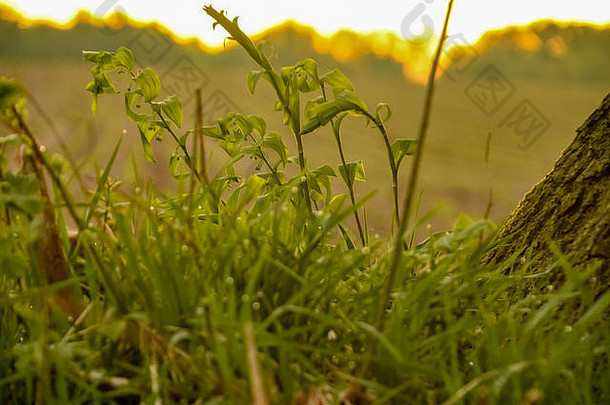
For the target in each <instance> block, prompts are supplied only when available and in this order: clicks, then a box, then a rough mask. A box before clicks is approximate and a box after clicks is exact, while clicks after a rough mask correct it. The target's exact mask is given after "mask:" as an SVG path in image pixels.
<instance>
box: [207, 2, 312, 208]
mask: <svg viewBox="0 0 610 405" xmlns="http://www.w3.org/2000/svg"><path fill="white" fill-rule="evenodd" d="M203 10H204V11H205V12H206V13H207V14H208V15H209V16H210V17H212V18H213V19H214V20H215V21H216V23H217V24H219V25H221V26H222V27H223V28H224V29H225V30H226V31H227V32H228V33H229V34H230V35H231V37H230V39H233V40H234V41H236V42H237V43H238V44H239V45H240V46H241V47H242V48H244V50H245V51H246V52H247V53H248V55H250V57H251V58H252V60H253V61H254V62H256V64H257V65H259V66H260V67H261V68H262V69H263V71H264V74H265V75H266V77H267V78H268V79H269V83H271V86H272V87H273V89H274V90H275V93H276V95H277V98H278V100H279V102H280V104H281V105H282V110H283V112H284V113H285V114H286V115H287V116H288V121H289V124H290V125H289V126H290V130H291V131H292V134H293V136H294V137H295V139H296V141H297V148H298V153H299V166H300V169H301V171H302V172H303V173H304V174H306V169H307V167H306V165H305V153H304V151H303V140H302V139H301V137H302V135H301V130H300V123H299V120H298V117H295V116H294V114H292V113H291V112H290V106H289V105H288V100H286V98H285V97H284V87H285V85H284V83H283V82H282V79H281V78H280V76H279V75H278V74H277V73H276V72H275V70H274V69H273V66H272V65H271V62H269V59H268V58H267V56H266V55H265V53H264V52H262V51H260V50H259V49H258V48H257V47H256V46H255V45H254V43H253V42H252V40H251V39H250V38H249V37H248V36H247V35H246V34H245V33H244V32H243V31H242V30H241V29H240V28H239V26H238V25H237V19H234V20H233V21H231V20H229V19H228V18H227V17H226V16H225V15H224V12H218V11H217V10H216V9H214V7H212V6H204V7H203ZM216 23H215V24H216ZM296 97H298V94H297V95H296ZM302 189H303V196H304V198H305V202H306V205H307V208H308V209H309V211H310V212H311V211H312V203H311V198H310V195H309V182H308V180H307V176H305V181H304V182H303V187H302Z"/></svg>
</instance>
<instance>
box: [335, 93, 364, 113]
mask: <svg viewBox="0 0 610 405" xmlns="http://www.w3.org/2000/svg"><path fill="white" fill-rule="evenodd" d="M337 100H344V101H347V102H349V103H352V104H354V105H355V106H357V107H358V108H355V110H362V111H368V108H367V107H366V103H365V102H364V100H362V99H361V98H360V97H358V96H357V95H356V94H355V93H341V94H339V95H337Z"/></svg>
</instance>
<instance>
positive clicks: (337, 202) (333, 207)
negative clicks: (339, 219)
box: [327, 194, 348, 215]
mask: <svg viewBox="0 0 610 405" xmlns="http://www.w3.org/2000/svg"><path fill="white" fill-rule="evenodd" d="M347 200H348V195H347V194H338V195H336V196H334V197H333V198H332V200H330V203H328V205H327V207H328V208H327V209H328V211H329V212H330V213H332V214H335V215H339V214H340V213H341V208H342V207H343V205H344V204H345V202H346V201H347Z"/></svg>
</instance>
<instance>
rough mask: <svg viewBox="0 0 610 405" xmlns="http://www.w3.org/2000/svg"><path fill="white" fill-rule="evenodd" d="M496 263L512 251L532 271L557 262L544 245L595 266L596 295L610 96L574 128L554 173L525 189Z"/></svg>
mask: <svg viewBox="0 0 610 405" xmlns="http://www.w3.org/2000/svg"><path fill="white" fill-rule="evenodd" d="M498 240H500V241H501V245H500V246H499V247H498V248H497V249H496V250H494V251H493V252H492V253H491V254H490V256H488V257H487V259H486V262H487V263H490V264H497V263H501V262H503V261H505V260H507V259H508V258H509V257H510V256H511V255H513V254H514V253H516V252H519V251H522V252H523V253H522V256H521V257H523V258H524V259H522V261H523V260H527V262H528V263H530V264H531V265H532V268H533V269H535V270H536V271H542V270H544V269H545V268H546V266H548V265H550V264H552V263H553V262H554V261H556V260H557V256H556V255H555V254H554V253H553V252H552V250H551V249H550V244H549V241H552V242H553V243H555V244H556V245H557V247H558V248H559V250H560V251H561V252H562V253H563V254H564V255H565V256H566V257H567V259H568V261H569V263H570V264H571V265H572V266H573V267H575V268H576V269H579V270H582V269H584V268H586V267H588V266H589V265H594V264H596V265H600V268H599V270H598V271H597V275H596V279H595V280H593V282H595V284H596V285H595V288H594V289H595V291H596V292H598V293H599V292H601V291H604V290H607V289H608V285H609V281H610V272H609V271H608V268H609V267H610V94H608V96H606V98H605V99H604V101H603V102H602V104H601V106H600V107H599V108H598V109H597V110H595V111H594V112H593V114H591V116H590V117H589V118H588V119H587V120H586V121H585V123H584V124H583V125H582V126H581V127H580V128H578V130H577V133H576V137H575V138H574V140H573V141H572V143H571V144H570V146H568V147H567V148H566V149H565V150H564V152H563V153H562V155H561V157H560V158H559V160H558V161H557V163H556V164H555V167H554V168H553V170H552V171H551V172H550V173H549V174H548V175H547V176H546V177H545V178H544V179H542V181H540V182H539V183H538V184H537V185H536V186H535V187H534V188H533V189H532V190H530V191H529V192H528V193H527V194H526V195H525V197H524V198H523V200H522V201H521V202H520V203H519V205H518V206H517V208H516V209H515V211H514V212H513V213H512V214H511V215H510V216H509V217H508V219H507V221H506V222H505V224H504V226H503V227H502V228H501V229H500V232H499V235H498Z"/></svg>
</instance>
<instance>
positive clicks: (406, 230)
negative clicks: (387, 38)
mask: <svg viewBox="0 0 610 405" xmlns="http://www.w3.org/2000/svg"><path fill="white" fill-rule="evenodd" d="M205 11H206V12H207V13H208V14H209V15H210V16H211V17H212V18H213V19H214V21H215V24H219V25H220V26H221V27H222V28H224V29H225V30H227V31H228V32H229V34H230V35H231V38H232V39H234V40H236V41H237V42H238V43H239V45H241V46H242V47H243V48H244V49H245V50H246V51H247V53H248V54H249V55H250V57H251V58H252V60H253V61H254V63H255V64H256V65H257V66H258V69H259V70H256V71H253V72H251V73H250V74H249V75H248V79H247V86H248V89H249V90H250V91H251V92H252V93H254V92H255V89H256V86H257V84H258V82H259V81H260V79H264V80H265V81H266V82H267V83H268V84H269V85H270V86H271V87H272V88H273V89H274V90H275V93H276V95H277V102H276V105H275V107H276V110H278V112H279V113H281V114H283V116H284V124H285V126H286V128H287V132H286V133H289V134H290V136H293V137H294V138H295V140H296V145H297V150H296V151H294V152H296V153H294V152H293V151H290V150H289V149H288V148H287V147H286V145H285V144H284V141H283V138H282V135H281V132H280V130H278V129H276V130H273V129H270V128H267V124H266V121H265V119H264V117H262V116H259V115H245V114H241V113H230V114H228V115H226V116H225V117H222V118H221V119H219V120H218V122H217V124H216V125H213V126H203V124H202V122H203V119H202V111H201V107H200V104H201V103H197V104H198V106H199V107H198V108H197V111H196V114H195V116H196V117H197V119H196V120H195V123H193V124H194V125H193V126H192V127H190V128H189V125H187V124H186V123H185V122H184V119H183V118H184V113H183V109H182V105H181V102H180V100H179V99H178V97H176V96H170V97H168V98H165V99H163V100H159V96H160V93H161V82H160V80H159V77H158V76H157V74H156V73H155V72H154V70H152V69H150V68H147V69H143V70H140V69H136V68H135V63H134V57H133V54H132V53H131V51H130V50H129V49H127V48H124V47H122V48H119V49H118V50H117V51H116V52H110V51H88V52H85V54H84V56H85V59H86V61H87V62H88V63H91V64H92V66H93V67H92V81H91V83H89V85H87V90H88V91H89V92H90V93H91V94H92V96H93V109H94V110H95V109H96V108H98V97H100V96H101V95H106V94H115V93H121V94H122V97H123V98H124V101H125V109H126V114H127V116H128V117H129V118H130V119H131V120H132V121H134V126H135V127H136V128H137V129H138V134H139V136H140V140H141V143H142V148H143V149H142V150H143V154H144V156H145V157H146V159H148V160H149V161H151V162H154V161H155V159H156V157H155V155H154V151H153V149H152V146H151V142H152V141H153V140H154V139H157V138H159V137H162V136H166V137H170V138H171V139H172V140H173V141H174V142H175V150H174V151H173V153H172V154H171V155H170V156H169V161H170V165H169V167H170V173H169V175H170V176H172V177H173V178H174V179H175V181H176V191H174V192H168V191H164V192H163V191H160V190H158V189H157V188H156V187H155V186H154V184H153V183H152V182H151V181H147V180H145V179H141V178H140V176H136V178H137V179H138V180H136V184H135V185H134V186H133V187H127V186H125V185H123V184H121V183H120V181H118V180H117V179H116V178H113V177H112V176H111V172H112V168H113V165H114V163H115V161H116V158H117V155H118V152H119V150H120V148H121V139H117V141H116V146H115V148H114V149H113V151H112V153H111V154H110V156H109V160H108V163H107V164H106V166H105V167H104V168H103V170H101V171H100V172H99V173H98V174H97V181H96V186H95V187H94V188H93V189H92V190H89V191H86V192H85V193H83V195H82V196H80V197H79V198H74V197H73V196H72V195H71V194H70V188H69V187H68V184H67V179H68V178H69V176H70V171H71V170H74V168H70V166H69V165H68V164H67V163H66V161H65V160H64V159H63V158H62V157H61V156H59V155H54V154H53V155H52V154H50V153H49V152H48V151H46V150H44V148H42V147H41V146H40V145H39V143H38V142H37V138H36V134H34V133H32V131H31V130H30V128H29V127H28V124H27V122H28V120H27V105H26V102H25V98H26V95H27V91H26V89H24V88H23V87H22V86H21V85H19V83H17V82H16V81H14V80H9V79H5V78H2V79H0V119H1V121H2V123H3V124H4V125H5V126H6V127H7V128H8V129H9V135H6V136H3V137H2V138H0V190H1V193H0V220H1V225H0V268H1V269H2V271H1V272H0V325H1V329H0V399H1V401H0V402H2V403H3V404H140V403H145V404H154V405H159V404H206V405H220V404H225V405H241V404H257V405H259V404H295V405H297V404H298V405H300V404H344V405H348V404H353V405H355V404H377V405H381V404H441V403H442V404H507V403H511V404H531V405H533V404H542V403H549V404H566V405H567V404H601V403H605V402H608V401H610V386H609V385H608V381H610V372H609V371H608V370H609V367H608V361H609V352H610V341H609V337H608V332H607V331H608V330H609V327H610V324H609V322H608V312H609V311H608V307H609V305H610V293H608V292H607V291H598V290H595V286H594V284H592V282H591V280H592V278H593V277H594V275H595V274H596V272H599V271H600V269H598V268H595V267H591V268H588V269H585V270H584V271H581V272H578V271H576V270H575V269H573V268H572V267H571V266H570V264H569V263H568V262H567V261H566V260H565V258H564V257H563V256H562V254H561V252H559V251H558V252H557V263H556V264H554V265H553V266H550V267H549V268H540V269H530V270H529V271H527V272H525V271H520V270H519V269H520V268H523V267H524V266H527V260H525V263H524V264H523V263H522V260H521V256H520V254H518V253H519V252H516V254H515V255H514V257H512V258H511V259H510V260H508V261H507V262H505V263H502V264H501V265H494V266H489V265H481V262H482V261H481V259H482V257H484V256H485V255H486V254H487V253H488V252H489V251H490V249H493V248H494V246H495V243H496V242H493V240H494V234H495V227H494V225H493V224H491V223H490V222H489V221H486V220H478V221H477V220H473V219H471V218H469V217H467V216H466V215H460V217H459V218H457V219H456V222H455V224H454V227H453V229H451V230H448V231H446V232H440V233H433V234H430V235H429V237H428V238H427V239H426V240H425V241H423V242H421V243H419V244H417V245H415V244H413V243H410V242H407V241H406V237H407V235H408V234H410V233H411V232H412V230H413V229H414V228H415V227H416V226H417V225H419V222H422V221H424V220H425V219H426V217H425V216H424V218H420V220H419V222H416V219H415V218H414V216H413V215H409V213H410V208H408V207H409V204H411V203H410V202H408V201H407V202H405V204H406V205H404V206H406V207H407V208H406V209H403V211H402V212H399V204H398V185H399V183H398V180H399V178H398V169H399V167H400V164H401V163H402V162H403V161H406V160H407V159H410V157H409V156H410V155H412V154H413V153H415V152H417V153H422V148H419V149H418V148H416V147H415V145H416V144H417V141H416V140H409V139H393V138H391V136H390V134H389V133H388V130H387V128H386V122H387V120H388V119H389V118H390V115H391V113H390V109H389V107H388V106H387V105H385V104H383V103H380V104H379V105H378V106H377V107H376V108H375V109H374V110H369V109H368V107H367V106H366V104H365V103H364V102H363V101H362V99H361V98H359V97H358V96H357V94H356V93H355V89H354V86H353V85H352V83H351V82H350V81H349V79H348V78H347V77H345V75H343V74H342V73H341V72H340V71H339V70H336V69H335V70H331V71H330V72H327V73H324V74H322V75H320V74H319V72H318V67H317V64H316V62H315V61H313V60H311V59H306V60H303V61H297V62H295V64H294V65H292V66H286V67H283V68H281V69H279V70H275V68H274V67H273V66H272V65H271V63H270V62H269V59H268V58H267V56H266V54H265V52H264V50H263V49H262V47H261V46H260V45H258V44H254V43H253V42H252V41H251V40H250V39H249V38H248V37H247V36H246V35H245V34H244V33H243V32H242V31H241V29H240V28H239V26H238V24H237V19H234V20H231V19H228V18H227V17H226V15H225V13H223V12H218V11H216V10H215V9H214V8H212V7H211V6H207V7H205ZM440 49H442V40H441V44H440V45H439V53H440ZM116 77H121V78H123V79H124V80H120V81H115V78H116ZM125 82H127V84H126V86H125V87H124V88H120V89H117V86H118V85H117V84H115V83H125ZM433 82H434V72H433V73H432V74H431V81H430V83H431V85H432V84H433ZM198 99H200V96H198ZM427 104H428V108H427V111H428V113H426V114H427V115H425V120H427V119H428V118H427V117H429V111H430V110H429V107H430V105H431V96H430V97H429V99H428V102H427ZM346 119H360V120H362V121H363V124H369V125H370V126H371V127H372V129H371V131H372V132H377V133H378V134H379V136H381V137H382V138H383V140H384V144H385V145H386V150H385V151H384V155H385V156H386V157H387V159H388V166H389V175H390V176H391V177H392V182H393V188H394V197H393V201H392V203H391V206H392V209H393V210H394V219H393V225H394V229H393V232H392V234H391V235H390V236H389V237H388V238H387V239H383V238H374V237H371V236H370V235H369V232H368V229H367V225H366V224H367V221H366V217H365V212H366V210H365V209H364V206H365V205H366V203H367V201H368V199H369V198H370V196H366V197H364V198H361V199H359V198H357V192H356V187H357V182H358V181H364V180H365V173H364V163H363V162H361V161H358V160H350V158H349V157H348V156H346V154H345V151H344V150H343V147H342V142H341V140H342V136H343V133H342V123H343V121H345V120H346ZM325 126H329V127H331V134H332V138H333V139H329V142H330V143H331V144H332V143H333V142H334V144H335V145H336V146H337V150H338V157H339V163H338V164H337V163H334V162H328V163H327V164H326V165H323V166H321V167H318V168H311V167H309V166H308V165H307V159H306V156H307V151H306V150H304V148H303V143H302V137H304V136H308V134H309V133H311V132H314V131H320V132H322V131H323V127H325ZM327 133H328V132H327ZM422 134H425V125H423V126H422ZM423 139H424V138H423V135H420V137H419V142H420V144H423ZM211 142H214V143H216V144H218V146H219V147H220V148H222V149H223V150H224V151H225V152H226V156H227V157H226V160H225V162H224V164H223V166H222V167H221V168H220V169H218V168H212V167H209V166H208V165H207V162H206V155H205V151H206V147H205V145H206V144H209V143H211ZM15 151H18V152H19V153H18V155H19V156H20V157H19V159H18V161H16V160H15V159H13V158H12V156H14V153H15ZM293 153H294V154H293ZM420 156H421V155H420ZM245 158H252V159H255V160H256V161H257V162H258V163H259V168H260V170H259V171H258V172H257V173H256V174H253V175H244V174H243V173H242V170H241V166H240V165H239V162H240V161H241V160H242V159H245ZM418 159H419V158H418ZM414 165H415V166H414V167H415V169H413V171H416V170H417V163H414ZM337 173H338V174H337ZM411 176H412V180H411V182H413V184H414V182H415V181H416V176H415V175H414V173H411ZM334 177H338V178H340V179H341V180H342V181H343V182H344V183H345V186H346V187H345V189H346V190H347V193H345V194H336V193H334V192H333V190H332V185H333V183H332V179H333V178H334ZM414 187H415V186H411V187H409V191H408V193H407V195H409V194H412V191H413V190H414ZM407 198H411V197H409V196H407ZM409 217H410V218H409ZM407 221H410V222H407ZM73 227H76V229H75V230H74V231H71V230H70V229H72V228H73ZM558 272H560V273H563V274H564V275H565V277H564V278H563V279H564V280H565V281H564V282H563V283H562V284H557V283H556V282H554V283H553V282H552V281H553V280H557V277H556V275H557V273H558Z"/></svg>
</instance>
